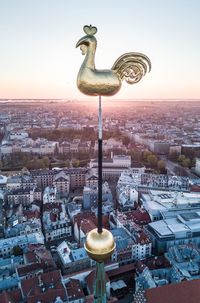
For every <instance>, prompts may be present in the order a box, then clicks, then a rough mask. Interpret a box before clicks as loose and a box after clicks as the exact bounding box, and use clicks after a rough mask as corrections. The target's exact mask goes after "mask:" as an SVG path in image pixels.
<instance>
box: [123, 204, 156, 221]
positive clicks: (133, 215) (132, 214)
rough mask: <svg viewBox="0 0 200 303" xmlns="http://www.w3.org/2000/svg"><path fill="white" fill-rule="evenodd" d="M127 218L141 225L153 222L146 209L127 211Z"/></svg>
mask: <svg viewBox="0 0 200 303" xmlns="http://www.w3.org/2000/svg"><path fill="white" fill-rule="evenodd" d="M125 214H126V217H127V220H133V221H134V222H135V223H137V224H139V225H144V224H148V223H150V222H151V218H150V216H149V214H148V212H147V211H146V210H145V209H142V208H137V209H136V210H132V211H128V212H126V213H125Z"/></svg>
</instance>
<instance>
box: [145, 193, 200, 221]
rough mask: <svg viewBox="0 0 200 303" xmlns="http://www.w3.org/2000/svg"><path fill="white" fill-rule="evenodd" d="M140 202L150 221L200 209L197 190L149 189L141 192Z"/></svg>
mask: <svg viewBox="0 0 200 303" xmlns="http://www.w3.org/2000/svg"><path fill="white" fill-rule="evenodd" d="M141 202H142V205H143V207H144V208H145V209H146V211H147V212H148V213H149V215H150V217H151V220H152V221H156V220H160V219H163V218H173V217H176V216H177V214H181V213H183V212H184V213H185V212H191V211H193V210H196V211H200V193H199V192H191V193H183V192H177V191H170V192H169V191H159V190H150V191H149V192H148V193H142V194H141Z"/></svg>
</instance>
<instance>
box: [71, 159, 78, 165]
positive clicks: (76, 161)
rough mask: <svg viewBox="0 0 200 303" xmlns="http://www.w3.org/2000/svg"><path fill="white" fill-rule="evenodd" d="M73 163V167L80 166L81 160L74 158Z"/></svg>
mask: <svg viewBox="0 0 200 303" xmlns="http://www.w3.org/2000/svg"><path fill="white" fill-rule="evenodd" d="M72 165H73V167H79V166H80V161H79V160H78V159H74V160H73V161H72Z"/></svg>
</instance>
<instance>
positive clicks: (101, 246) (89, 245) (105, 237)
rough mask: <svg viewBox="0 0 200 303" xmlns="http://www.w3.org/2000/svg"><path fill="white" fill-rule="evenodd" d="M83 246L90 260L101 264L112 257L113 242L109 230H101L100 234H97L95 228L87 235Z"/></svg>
mask: <svg viewBox="0 0 200 303" xmlns="http://www.w3.org/2000/svg"><path fill="white" fill-rule="evenodd" d="M84 246H85V250H86V251H87V253H88V255H89V257H90V258H91V259H93V260H95V261H97V262H103V261H105V260H106V259H108V258H109V257H110V256H111V255H112V253H113V251H114V249H115V241H114V238H113V235H112V233H111V232H110V231H109V230H107V229H104V228H103V229H102V233H98V230H97V228H95V229H93V230H91V231H90V232H89V233H88V234H87V238H86V242H85V245H84Z"/></svg>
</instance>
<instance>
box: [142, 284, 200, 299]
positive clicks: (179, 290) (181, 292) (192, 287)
mask: <svg viewBox="0 0 200 303" xmlns="http://www.w3.org/2000/svg"><path fill="white" fill-rule="evenodd" d="M145 297H146V299H147V303H198V302H200V279H198V280H193V281H184V282H181V283H178V284H170V285H165V286H161V287H156V288H151V289H147V290H146V291H145Z"/></svg>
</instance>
